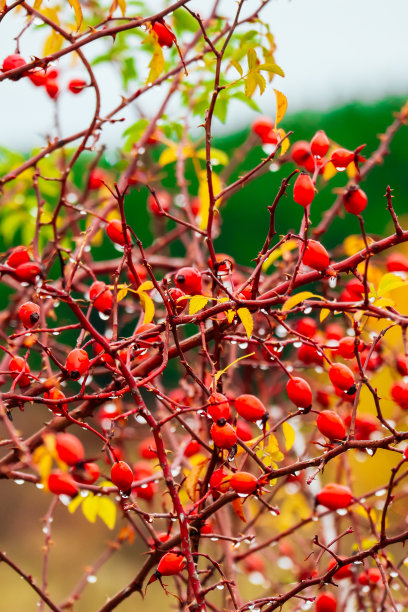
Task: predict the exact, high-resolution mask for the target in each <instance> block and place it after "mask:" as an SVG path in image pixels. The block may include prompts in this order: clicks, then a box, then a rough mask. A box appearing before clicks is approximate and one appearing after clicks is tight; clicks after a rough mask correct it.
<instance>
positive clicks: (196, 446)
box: [184, 440, 201, 457]
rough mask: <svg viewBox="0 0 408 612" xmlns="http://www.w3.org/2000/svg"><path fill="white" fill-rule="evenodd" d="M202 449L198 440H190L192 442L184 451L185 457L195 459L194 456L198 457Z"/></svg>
mask: <svg viewBox="0 0 408 612" xmlns="http://www.w3.org/2000/svg"><path fill="white" fill-rule="evenodd" d="M200 448H201V445H200V443H199V442H198V440H190V442H189V443H188V444H187V446H186V447H185V449H184V456H185V457H193V455H196V454H197V453H199V452H200Z"/></svg>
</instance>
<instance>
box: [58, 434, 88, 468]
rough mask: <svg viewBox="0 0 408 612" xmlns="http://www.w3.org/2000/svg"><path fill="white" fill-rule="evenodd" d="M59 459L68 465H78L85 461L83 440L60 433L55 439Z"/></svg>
mask: <svg viewBox="0 0 408 612" xmlns="http://www.w3.org/2000/svg"><path fill="white" fill-rule="evenodd" d="M55 450H56V451H57V454H58V457H59V458H60V459H61V461H63V462H64V463H66V464H67V465H76V464H77V463H80V462H81V461H83V460H84V459H85V450H84V447H83V444H82V442H81V440H79V439H78V438H77V437H76V436H73V435H72V434H69V433H60V434H58V435H57V437H56V439H55Z"/></svg>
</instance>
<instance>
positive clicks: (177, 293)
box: [168, 287, 188, 314]
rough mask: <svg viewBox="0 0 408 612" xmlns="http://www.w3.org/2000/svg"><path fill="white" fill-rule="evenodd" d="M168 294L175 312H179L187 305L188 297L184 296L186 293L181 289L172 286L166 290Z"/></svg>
mask: <svg viewBox="0 0 408 612" xmlns="http://www.w3.org/2000/svg"><path fill="white" fill-rule="evenodd" d="M168 293H169V296H170V297H171V299H172V300H173V302H174V307H175V310H176V313H177V314H181V313H182V312H183V310H184V309H185V307H186V306H187V302H188V299H187V298H186V294H185V293H184V291H182V290H181V289H178V288H177V287H172V288H171V289H169V291H168Z"/></svg>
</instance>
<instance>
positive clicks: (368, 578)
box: [358, 567, 381, 585]
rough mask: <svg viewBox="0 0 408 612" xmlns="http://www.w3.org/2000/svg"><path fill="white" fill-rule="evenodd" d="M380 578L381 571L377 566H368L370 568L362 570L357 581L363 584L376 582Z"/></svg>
mask: <svg viewBox="0 0 408 612" xmlns="http://www.w3.org/2000/svg"><path fill="white" fill-rule="evenodd" d="M380 580H381V572H380V570H379V569H378V568H377V567H370V569H368V570H366V571H364V572H362V573H361V574H360V575H359V577H358V581H359V583H360V584H363V585H367V584H377V582H379V581H380Z"/></svg>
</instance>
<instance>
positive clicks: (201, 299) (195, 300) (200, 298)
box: [188, 295, 209, 315]
mask: <svg viewBox="0 0 408 612" xmlns="http://www.w3.org/2000/svg"><path fill="white" fill-rule="evenodd" d="M208 300H209V298H208V297H206V296H205V295H195V296H193V297H192V298H191V300H190V304H189V306H188V314H189V315H194V314H195V313H196V312H198V311H199V310H202V308H204V306H205V305H206V304H207V302H208Z"/></svg>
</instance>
